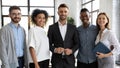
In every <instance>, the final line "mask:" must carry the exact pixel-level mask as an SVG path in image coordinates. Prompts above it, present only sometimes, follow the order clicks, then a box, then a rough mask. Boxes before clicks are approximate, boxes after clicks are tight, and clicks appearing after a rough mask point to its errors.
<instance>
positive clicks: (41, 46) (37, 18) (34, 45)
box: [28, 9, 50, 68]
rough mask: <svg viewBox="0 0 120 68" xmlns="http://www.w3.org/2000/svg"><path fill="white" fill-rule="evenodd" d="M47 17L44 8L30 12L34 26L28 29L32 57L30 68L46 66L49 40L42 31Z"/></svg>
mask: <svg viewBox="0 0 120 68" xmlns="http://www.w3.org/2000/svg"><path fill="white" fill-rule="evenodd" d="M47 19H48V13H47V12H46V11H44V10H39V9H35V10H34V11H33V13H32V22H33V23H34V24H35V27H33V28H31V29H30V30H29V35H28V40H29V41H28V43H29V50H30V54H31V57H32V59H31V60H30V64H29V66H30V68H48V67H49V59H50V51H49V41H48V37H47V35H46V32H45V31H44V25H45V24H46V22H47Z"/></svg>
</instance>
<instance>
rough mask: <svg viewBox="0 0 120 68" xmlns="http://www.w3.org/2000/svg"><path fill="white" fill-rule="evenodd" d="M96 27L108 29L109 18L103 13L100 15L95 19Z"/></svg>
mask: <svg viewBox="0 0 120 68" xmlns="http://www.w3.org/2000/svg"><path fill="white" fill-rule="evenodd" d="M96 22H97V26H99V28H108V29H109V18H108V17H107V15H106V14H105V13H100V14H99V15H98V17H97V21H96Z"/></svg>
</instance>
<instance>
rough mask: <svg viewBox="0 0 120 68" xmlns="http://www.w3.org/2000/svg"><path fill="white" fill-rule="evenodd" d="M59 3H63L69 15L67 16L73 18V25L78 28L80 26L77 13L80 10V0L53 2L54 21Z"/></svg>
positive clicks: (56, 17) (56, 18) (58, 0)
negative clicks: (66, 6)
mask: <svg viewBox="0 0 120 68" xmlns="http://www.w3.org/2000/svg"><path fill="white" fill-rule="evenodd" d="M61 3H65V4H67V5H68V7H69V10H70V13H69V16H70V17H72V18H74V20H75V24H76V25H77V26H78V25H80V23H79V22H80V20H79V12H80V8H81V1H80V0H55V21H57V20H58V18H59V17H58V14H57V11H58V6H59V5H60V4H61Z"/></svg>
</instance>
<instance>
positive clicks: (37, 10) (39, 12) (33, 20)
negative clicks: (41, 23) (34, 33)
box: [31, 9, 48, 24]
mask: <svg viewBox="0 0 120 68" xmlns="http://www.w3.org/2000/svg"><path fill="white" fill-rule="evenodd" d="M38 14H44V15H45V19H46V22H47V19H48V13H47V11H45V10H40V9H35V10H33V12H32V16H31V18H32V22H33V23H34V24H36V21H35V17H36V16H37V15H38ZM46 22H45V23H46Z"/></svg>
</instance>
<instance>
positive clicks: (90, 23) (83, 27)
mask: <svg viewBox="0 0 120 68" xmlns="http://www.w3.org/2000/svg"><path fill="white" fill-rule="evenodd" d="M91 25H92V24H91V23H89V26H88V27H87V28H89V27H90V26H91ZM82 27H83V28H84V26H83V25H82Z"/></svg>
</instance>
